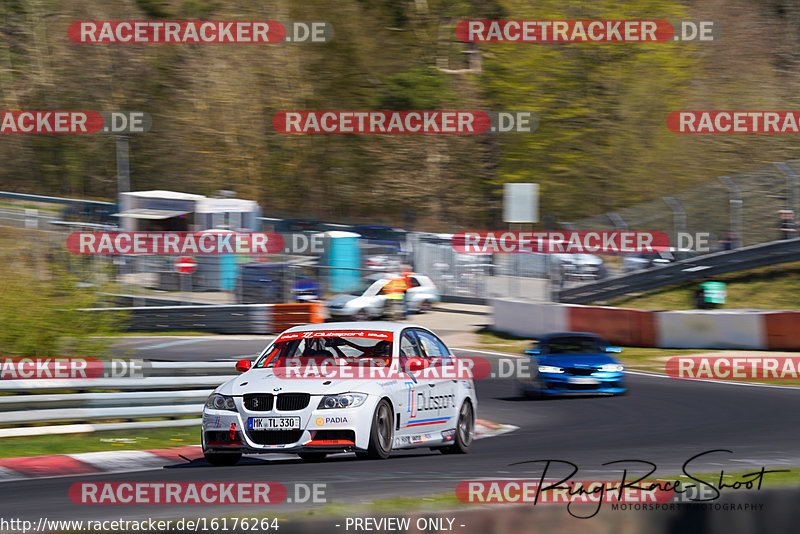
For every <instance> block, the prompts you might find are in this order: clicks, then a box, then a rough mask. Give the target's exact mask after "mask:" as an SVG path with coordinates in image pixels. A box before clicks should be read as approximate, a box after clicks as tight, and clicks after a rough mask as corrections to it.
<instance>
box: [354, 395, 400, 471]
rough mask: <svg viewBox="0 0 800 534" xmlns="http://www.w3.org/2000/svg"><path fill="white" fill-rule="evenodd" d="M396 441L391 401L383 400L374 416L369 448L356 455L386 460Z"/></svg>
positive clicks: (376, 408)
mask: <svg viewBox="0 0 800 534" xmlns="http://www.w3.org/2000/svg"><path fill="white" fill-rule="evenodd" d="M393 439H394V417H393V415H392V407H391V406H390V405H389V401H387V400H386V399H381V401H380V402H379V403H378V406H376V407H375V414H374V415H373V416H372V428H371V429H370V433H369V446H368V447H367V450H366V451H364V452H360V453H356V456H358V457H359V458H370V459H373V460H384V459H386V458H388V457H389V454H390V453H391V452H392V441H393Z"/></svg>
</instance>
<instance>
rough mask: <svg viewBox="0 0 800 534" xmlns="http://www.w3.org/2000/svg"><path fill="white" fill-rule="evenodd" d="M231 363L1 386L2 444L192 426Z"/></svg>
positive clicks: (155, 365) (152, 366)
mask: <svg viewBox="0 0 800 534" xmlns="http://www.w3.org/2000/svg"><path fill="white" fill-rule="evenodd" d="M234 365H235V363H234V362H144V367H145V370H144V373H145V376H144V377H143V378H97V379H79V380H72V379H46V380H0V438H3V437H15V436H36V435H44V434H74V433H85V432H96V431H101V430H126V429H141V428H163V427H179V426H194V425H199V424H200V422H201V418H200V414H201V413H202V411H203V404H205V401H206V399H207V398H208V396H209V395H210V394H211V392H212V391H213V390H214V388H216V387H217V386H218V385H220V384H222V383H223V382H225V381H226V380H228V379H230V378H233V377H234V376H236V375H234V374H231V373H232V372H234Z"/></svg>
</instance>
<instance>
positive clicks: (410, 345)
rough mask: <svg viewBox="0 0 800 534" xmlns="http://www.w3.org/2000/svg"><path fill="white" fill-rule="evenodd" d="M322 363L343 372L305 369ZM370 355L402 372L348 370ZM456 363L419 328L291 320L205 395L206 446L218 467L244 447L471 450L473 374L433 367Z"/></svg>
mask: <svg viewBox="0 0 800 534" xmlns="http://www.w3.org/2000/svg"><path fill="white" fill-rule="evenodd" d="M322 361H328V362H336V365H338V366H340V367H337V369H339V370H340V372H339V373H338V374H336V376H334V377H331V375H330V374H313V373H312V374H311V375H306V374H305V373H302V374H301V372H300V371H299V369H304V370H306V371H307V370H309V369H321V367H317V366H318V365H320V366H321V363H320V362H322ZM365 363H366V364H367V368H369V367H373V366H377V367H382V368H384V370H389V369H397V371H396V372H395V373H394V374H391V373H388V372H387V375H386V377H385V378H380V379H375V378H374V377H373V378H365V377H364V376H359V375H358V374H354V375H351V374H349V373H345V372H344V371H341V370H342V369H345V370H350V371H352V370H355V369H358V367H355V366H357V365H361V364H365ZM298 364H299V365H298ZM377 364H380V365H377ZM455 365H456V360H455V359H454V358H453V356H452V353H451V352H450V350H449V349H448V348H447V347H446V346H445V344H444V343H443V342H442V341H441V340H440V339H439V338H438V337H437V336H436V335H435V334H434V333H433V332H431V331H430V330H428V329H426V328H423V327H420V326H413V325H408V324H401V323H388V322H382V323H358V322H353V323H336V324H313V325H305V326H299V327H294V328H290V329H289V330H286V331H285V332H283V333H282V334H281V335H279V336H278V337H277V338H276V339H275V341H273V342H272V343H271V344H270V345H269V346H268V347H267V348H266V349H265V350H264V351H263V352H262V353H261V354H260V355H259V356H258V358H257V359H256V360H255V363H253V364H252V365H251V362H250V361H249V360H241V361H240V362H239V363H237V364H236V368H237V370H240V371H244V372H243V373H242V375H240V376H238V377H236V378H233V379H231V380H229V381H227V382H225V383H224V384H222V385H221V386H219V387H218V388H217V389H215V390H214V392H213V393H212V394H211V396H210V397H209V398H208V401H207V402H206V405H205V408H204V409H203V423H202V445H203V454H204V455H205V457H206V460H208V462H209V463H211V464H213V465H233V464H235V463H236V462H238V461H239V459H240V458H241V456H242V454H259V453H296V454H298V455H300V457H301V458H303V459H304V460H306V461H319V460H322V459H324V458H325V456H326V455H327V454H330V453H339V452H355V453H356V455H357V456H358V457H361V458H376V459H379V458H387V457H388V456H389V455H390V453H391V452H392V451H393V450H398V449H411V448H419V447H426V448H430V449H433V450H440V451H441V452H443V453H466V452H467V451H468V450H469V447H470V444H471V443H472V440H473V437H474V429H475V414H476V408H477V397H476V395H475V386H474V384H473V382H472V379H471V375H470V376H467V377H464V375H463V374H461V373H456V374H455V376H456V378H457V379H453V376H454V375H453V374H452V373H448V372H446V371H441V372H439V373H438V374H437V373H436V371H437V370H440V369H452V368H453V367H454V366H455ZM361 369H363V367H361Z"/></svg>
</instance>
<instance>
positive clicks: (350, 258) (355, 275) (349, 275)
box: [320, 230, 361, 293]
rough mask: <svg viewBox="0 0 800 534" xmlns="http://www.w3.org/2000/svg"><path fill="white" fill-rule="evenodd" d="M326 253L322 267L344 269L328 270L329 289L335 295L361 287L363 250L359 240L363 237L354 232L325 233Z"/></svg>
mask: <svg viewBox="0 0 800 534" xmlns="http://www.w3.org/2000/svg"><path fill="white" fill-rule="evenodd" d="M323 235H324V236H325V239H324V242H325V253H324V254H323V256H322V258H321V262H320V265H322V266H325V267H344V268H341V269H327V270H328V271H329V274H328V282H329V284H328V289H329V291H331V292H333V293H342V292H345V291H350V290H351V289H355V288H356V287H358V286H359V284H360V282H361V271H360V270H359V269H361V249H360V248H359V239H360V238H361V236H360V235H359V234H355V233H353V232H342V231H339V230H333V231H330V232H325V233H324V234H323Z"/></svg>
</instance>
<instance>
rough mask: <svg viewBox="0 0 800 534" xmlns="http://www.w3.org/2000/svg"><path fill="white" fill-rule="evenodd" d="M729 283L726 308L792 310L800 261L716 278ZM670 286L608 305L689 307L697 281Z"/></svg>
mask: <svg viewBox="0 0 800 534" xmlns="http://www.w3.org/2000/svg"><path fill="white" fill-rule="evenodd" d="M714 279H715V280H719V281H720V282H725V283H726V284H727V298H726V303H725V306H724V308H757V309H764V310H790V309H795V308H797V307H798V300H797V294H798V291H800V262H795V263H786V264H783V265H774V266H770V267H760V268H758V269H750V270H747V271H740V272H737V273H729V274H723V275H720V276H718V277H715V278H714ZM699 282H700V281H699V280H698V281H696V282H689V283H686V284H679V285H674V286H668V287H666V288H662V289H658V290H655V291H653V292H652V293H648V294H644V295H640V296H635V297H625V298H621V299H616V300H613V301H612V302H611V303H610V304H609V305H611V306H622V307H626V308H639V309H645V310H690V309H693V308H694V291H695V289H697V286H698V283H699Z"/></svg>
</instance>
